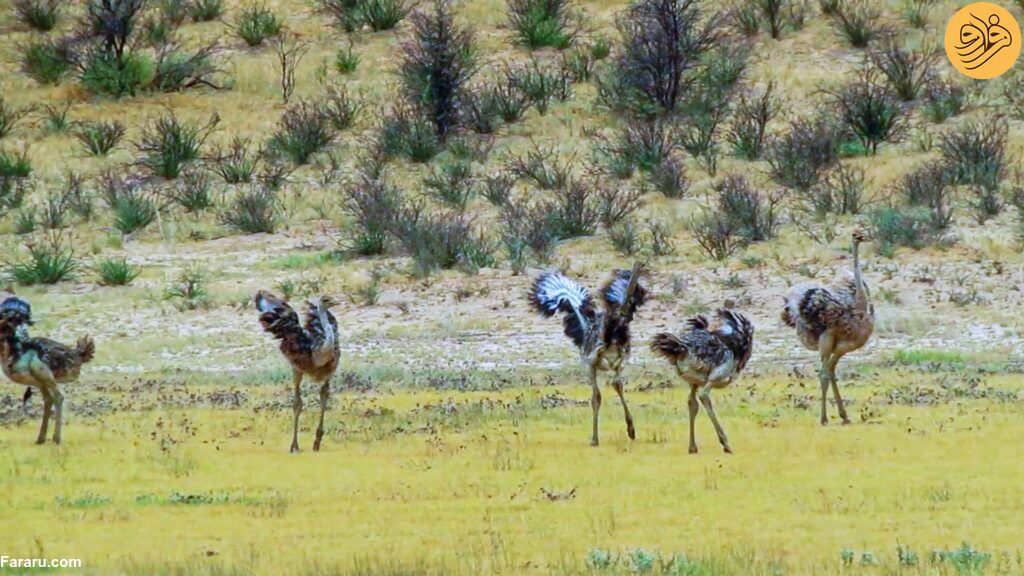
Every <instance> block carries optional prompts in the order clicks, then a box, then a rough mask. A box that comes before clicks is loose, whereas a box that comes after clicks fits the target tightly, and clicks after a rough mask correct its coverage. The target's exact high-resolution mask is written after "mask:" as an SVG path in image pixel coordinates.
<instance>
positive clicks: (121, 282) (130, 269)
mask: <svg viewBox="0 0 1024 576" xmlns="http://www.w3.org/2000/svg"><path fill="white" fill-rule="evenodd" d="M94 267H95V270H96V275H97V276H99V278H100V284H103V285H104V286H127V285H129V284H131V283H132V282H134V281H135V279H136V278H138V277H139V274H141V273H142V269H140V268H139V267H138V266H132V265H131V264H130V263H129V262H128V260H127V259H126V258H107V259H104V260H100V261H98V262H96V264H95V265H94Z"/></svg>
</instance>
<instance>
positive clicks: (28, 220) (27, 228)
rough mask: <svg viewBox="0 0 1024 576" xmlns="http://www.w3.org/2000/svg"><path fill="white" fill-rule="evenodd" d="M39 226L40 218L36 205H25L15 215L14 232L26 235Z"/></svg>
mask: <svg viewBox="0 0 1024 576" xmlns="http://www.w3.org/2000/svg"><path fill="white" fill-rule="evenodd" d="M38 227H39V219H38V218H37V211H36V209H35V207H34V206H30V207H24V208H22V209H20V210H18V212H17V213H15V215H14V233H15V234H18V235H21V236H24V235H25V234H31V233H33V232H35V231H36V228H38Z"/></svg>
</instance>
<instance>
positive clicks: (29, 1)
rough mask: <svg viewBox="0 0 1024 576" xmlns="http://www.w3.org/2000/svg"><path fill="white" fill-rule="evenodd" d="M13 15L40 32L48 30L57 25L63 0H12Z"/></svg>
mask: <svg viewBox="0 0 1024 576" xmlns="http://www.w3.org/2000/svg"><path fill="white" fill-rule="evenodd" d="M12 4H13V6H14V15H15V17H17V18H18V20H20V21H21V22H22V24H25V25H26V26H28V27H30V28H32V29H33V30H38V31H40V32H49V31H50V30H53V28H54V26H56V25H57V20H59V19H60V12H61V10H62V9H63V8H64V1H63V0H14V2H13V3H12Z"/></svg>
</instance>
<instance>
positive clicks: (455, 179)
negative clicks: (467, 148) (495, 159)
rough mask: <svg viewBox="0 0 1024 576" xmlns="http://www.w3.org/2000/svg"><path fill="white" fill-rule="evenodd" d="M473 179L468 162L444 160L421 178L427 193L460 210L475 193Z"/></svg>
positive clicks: (462, 209) (464, 207) (463, 208)
mask: <svg viewBox="0 0 1024 576" xmlns="http://www.w3.org/2000/svg"><path fill="white" fill-rule="evenodd" d="M474 186H475V179H474V178H473V170H472V167H471V165H470V163H469V162H467V161H465V160H454V161H449V162H444V163H442V164H441V165H440V166H438V167H437V168H435V169H434V170H433V171H432V172H430V173H429V174H428V175H427V176H426V177H425V178H424V179H423V188H424V190H425V191H426V193H427V195H428V196H430V197H432V198H434V199H435V200H437V201H439V202H441V203H443V204H446V205H447V206H449V207H452V208H455V209H457V210H458V211H460V212H462V211H464V210H465V209H466V205H467V204H469V201H470V200H472V198H473V196H474V195H475V194H476V190H475V188H474Z"/></svg>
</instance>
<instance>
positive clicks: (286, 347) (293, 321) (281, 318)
mask: <svg viewBox="0 0 1024 576" xmlns="http://www.w3.org/2000/svg"><path fill="white" fill-rule="evenodd" d="M255 303H256V309H257V310H259V312H260V324H262V325H263V329H264V330H266V331H267V332H269V333H271V334H273V335H274V337H275V338H277V339H278V340H280V341H281V347H280V348H281V353H282V354H284V357H285V358H286V359H287V360H288V363H289V364H291V365H292V382H293V383H294V385H295V399H294V401H293V403H292V409H293V410H294V412H295V420H294V422H293V425H292V446H291V450H290V451H291V452H293V453H294V452H298V451H299V415H300V414H301V413H302V391H301V386H302V377H303V376H304V375H308V376H309V377H310V378H313V379H314V380H316V381H317V382H320V383H321V384H320V424H319V425H318V426H317V428H316V439H315V440H314V441H313V451H314V452H319V451H320V440H321V439H323V436H324V412H325V411H326V410H327V401H328V399H329V398H330V395H331V376H333V375H334V371H335V370H336V369H337V368H338V356H339V349H338V336H337V335H338V322H337V320H335V319H334V315H332V314H331V313H330V311H329V308H331V307H332V306H334V305H335V303H334V301H333V300H331V299H330V298H329V297H327V296H323V297H321V298H315V299H313V300H309V301H307V303H306V304H307V308H306V321H305V325H302V324H300V323H299V315H298V314H297V313H296V312H295V310H294V309H292V307H291V306H289V305H288V303H287V302H285V301H284V300H281V299H280V298H278V297H277V296H274V295H273V294H271V293H270V292H266V291H264V290H261V291H259V292H257V293H256V297H255Z"/></svg>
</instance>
